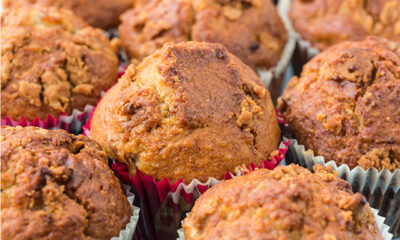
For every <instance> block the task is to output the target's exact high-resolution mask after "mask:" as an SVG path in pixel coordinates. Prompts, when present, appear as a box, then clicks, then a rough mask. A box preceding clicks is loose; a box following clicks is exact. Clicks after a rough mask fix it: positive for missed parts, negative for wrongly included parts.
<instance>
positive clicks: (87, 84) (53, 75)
mask: <svg viewBox="0 0 400 240" xmlns="http://www.w3.org/2000/svg"><path fill="white" fill-rule="evenodd" d="M1 28H2V29H1V30H2V32H1V33H2V34H1V102H2V104H1V117H2V118H5V117H6V116H8V117H10V118H11V119H12V120H16V121H18V120H19V119H20V118H21V117H25V118H26V119H27V120H28V121H32V120H33V119H34V118H36V117H39V118H40V119H42V120H43V119H45V118H46V117H47V116H48V115H52V116H54V117H58V116H59V115H60V114H61V113H66V114H71V112H72V110H73V109H77V110H83V109H84V107H85V105H87V104H91V105H95V104H96V102H97V101H98V99H99V98H100V96H101V95H100V94H101V92H102V91H104V90H106V89H107V88H109V87H111V86H112V84H113V83H114V82H115V80H116V78H117V74H118V72H117V70H118V58H117V55H116V48H115V46H114V45H112V44H111V43H110V42H109V40H108V39H107V38H106V37H105V36H104V34H103V32H102V31H101V30H100V29H94V28H92V27H90V26H89V25H87V24H86V23H85V22H84V21H83V20H81V19H80V18H79V17H77V16H75V15H74V14H73V13H72V12H71V11H69V10H64V9H57V8H54V7H50V8H46V7H39V6H35V7H22V8H19V9H16V10H10V11H5V12H3V14H2V16H1Z"/></svg>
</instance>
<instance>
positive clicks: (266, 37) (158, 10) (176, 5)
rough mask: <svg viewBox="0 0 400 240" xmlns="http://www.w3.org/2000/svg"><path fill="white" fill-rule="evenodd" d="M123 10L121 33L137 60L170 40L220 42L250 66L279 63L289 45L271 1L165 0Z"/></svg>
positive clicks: (128, 49) (130, 54)
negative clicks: (286, 46) (286, 45)
mask: <svg viewBox="0 0 400 240" xmlns="http://www.w3.org/2000/svg"><path fill="white" fill-rule="evenodd" d="M143 5H144V7H137V8H134V9H131V10H129V11H127V12H126V13H124V14H123V15H122V17H121V22H122V23H121V25H120V26H119V31H120V33H121V40H122V43H123V45H124V47H125V49H126V51H127V53H128V55H129V56H130V58H133V59H139V60H140V59H142V58H143V57H146V56H148V55H149V54H151V53H153V52H154V50H155V49H158V48H160V47H161V46H162V44H164V43H165V42H167V41H173V42H175V43H178V42H182V41H186V40H193V41H206V42H213V43H221V44H223V45H225V46H226V47H227V48H228V50H229V51H230V52H232V53H233V54H234V55H236V56H238V57H239V58H240V59H241V60H242V61H243V62H244V63H246V64H247V65H249V66H251V67H252V68H256V67H261V68H271V67H273V66H275V65H276V64H277V63H278V61H279V59H280V57H281V55H282V52H283V49H284V46H285V44H286V40H287V35H286V30H285V27H284V25H283V23H282V21H281V19H280V17H279V15H278V12H277V10H276V8H275V6H274V4H273V3H272V2H271V1H270V0H235V1H227V0H194V1H193V0H161V1H152V2H150V3H148V4H142V6H143Z"/></svg>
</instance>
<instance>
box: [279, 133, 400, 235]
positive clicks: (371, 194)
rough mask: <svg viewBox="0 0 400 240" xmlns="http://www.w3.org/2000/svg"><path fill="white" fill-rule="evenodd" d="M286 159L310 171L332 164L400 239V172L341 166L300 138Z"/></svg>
mask: <svg viewBox="0 0 400 240" xmlns="http://www.w3.org/2000/svg"><path fill="white" fill-rule="evenodd" d="M286 160H287V161H288V162H289V163H296V164H299V165H300V166H302V167H305V168H308V170H310V171H312V167H313V166H314V165H315V164H322V165H324V166H328V165H331V166H332V167H333V169H334V170H335V171H337V172H338V177H340V178H341V179H344V180H346V181H348V182H349V183H350V185H351V187H352V188H353V191H354V192H360V193H362V194H363V195H364V196H365V197H366V198H367V200H368V202H369V203H370V205H371V207H373V208H376V209H378V210H379V215H381V216H384V217H385V218H386V220H385V223H386V224H387V225H388V226H390V232H391V233H393V234H394V236H400V228H399V225H400V169H396V170H395V171H393V172H391V171H389V170H387V169H383V170H380V171H378V170H377V169H376V168H369V169H368V170H364V169H363V168H361V167H358V166H357V167H355V168H353V169H351V170H350V168H349V166H348V165H347V164H341V165H339V166H338V165H337V164H336V163H335V162H334V161H327V160H325V158H324V157H322V156H314V154H313V152H312V151H311V150H306V148H305V147H304V146H303V145H300V144H298V142H297V140H296V139H291V140H290V145H289V151H288V153H287V154H286Z"/></svg>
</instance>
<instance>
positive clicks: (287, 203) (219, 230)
mask: <svg viewBox="0 0 400 240" xmlns="http://www.w3.org/2000/svg"><path fill="white" fill-rule="evenodd" d="M314 170H315V171H316V173H315V174H312V173H310V172H309V171H308V170H307V169H305V168H302V167H299V166H297V165H294V164H292V165H289V166H279V167H277V168H275V169H274V170H273V171H270V170H266V169H261V170H256V171H254V172H252V173H250V174H248V175H245V176H240V177H237V178H234V179H232V180H228V181H224V182H222V183H220V184H218V185H216V186H214V187H213V188H211V189H209V190H207V191H206V192H205V193H204V194H203V195H202V196H201V197H200V198H199V199H198V200H197V201H196V203H195V205H194V207H193V209H192V211H191V212H190V215H189V216H188V217H187V218H186V219H185V220H184V221H183V229H184V230H185V239H186V240H191V239H197V240H202V239H286V240H291V239H293V240H301V239H304V240H305V239H307V240H314V239H315V240H316V239H323V240H328V239H329V240H333V239H343V240H365V239H376V240H378V239H382V236H381V235H380V232H379V228H378V226H377V224H376V220H375V217H374V215H373V213H372V212H371V209H370V208H369V205H368V203H367V201H366V200H365V198H364V197H363V196H362V195H361V194H360V193H356V194H353V192H352V191H351V187H350V185H349V184H348V183H347V182H345V181H343V180H341V179H339V178H337V177H336V173H335V172H334V171H332V169H329V168H327V169H324V168H323V167H322V166H321V165H316V166H314Z"/></svg>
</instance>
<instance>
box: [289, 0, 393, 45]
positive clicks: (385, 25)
mask: <svg viewBox="0 0 400 240" xmlns="http://www.w3.org/2000/svg"><path fill="white" fill-rule="evenodd" d="M290 18H291V20H292V23H293V26H294V28H295V30H296V31H297V32H298V33H299V34H300V35H301V37H302V38H303V39H305V40H307V41H309V42H311V43H312V45H313V46H314V47H316V48H317V49H319V50H324V49H326V48H327V47H329V46H332V45H334V44H336V43H339V42H343V41H356V40H362V39H364V38H365V37H366V36H368V35H375V36H379V37H384V38H387V39H390V40H393V41H398V42H400V0H374V1H358V0H307V1H305V0H293V3H292V6H291V9H290Z"/></svg>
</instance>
